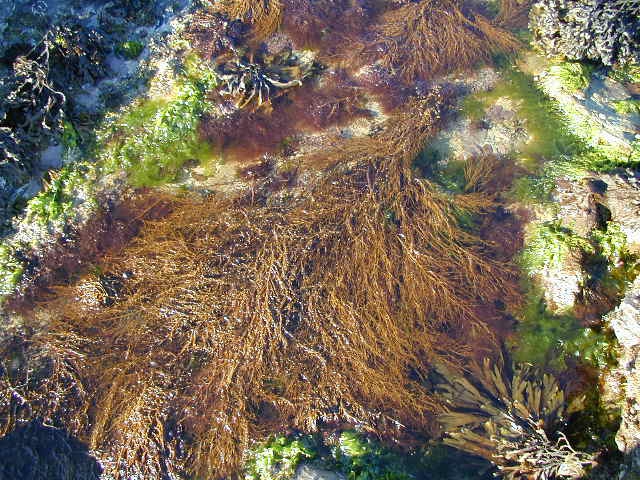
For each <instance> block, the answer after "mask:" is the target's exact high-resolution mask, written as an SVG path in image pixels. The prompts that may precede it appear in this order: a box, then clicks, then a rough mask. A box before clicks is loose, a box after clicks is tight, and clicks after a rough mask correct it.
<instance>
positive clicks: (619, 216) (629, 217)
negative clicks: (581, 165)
mask: <svg viewBox="0 0 640 480" xmlns="http://www.w3.org/2000/svg"><path fill="white" fill-rule="evenodd" d="M599 178H600V179H602V180H603V181H604V182H606V184H607V193H606V197H607V207H608V208H609V210H610V211H611V219H612V220H613V221H615V222H617V223H618V224H619V225H620V229H621V230H622V232H623V233H624V234H625V235H626V236H627V243H628V244H629V248H630V249H631V250H633V251H636V252H640V174H639V173H637V172H632V171H626V172H621V173H618V174H609V175H600V176H599Z"/></svg>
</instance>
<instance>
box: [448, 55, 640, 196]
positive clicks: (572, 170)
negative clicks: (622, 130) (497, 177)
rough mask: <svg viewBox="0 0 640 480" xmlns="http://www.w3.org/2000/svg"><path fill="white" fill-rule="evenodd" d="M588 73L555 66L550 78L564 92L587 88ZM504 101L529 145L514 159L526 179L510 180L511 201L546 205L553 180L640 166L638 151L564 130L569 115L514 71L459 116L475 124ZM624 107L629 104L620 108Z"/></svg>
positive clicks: (584, 130) (589, 132)
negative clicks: (558, 81) (513, 109)
mask: <svg viewBox="0 0 640 480" xmlns="http://www.w3.org/2000/svg"><path fill="white" fill-rule="evenodd" d="M592 69H593V67H592V66H590V65H585V64H581V63H569V64H562V65H556V66H555V70H554V69H553V67H552V69H551V71H552V72H555V75H557V76H558V77H560V78H561V79H562V80H561V81H562V82H564V85H565V88H567V89H569V90H575V89H584V88H586V86H588V81H589V78H590V76H591V72H592ZM502 97H506V98H509V99H511V100H513V101H514V102H515V106H516V109H517V111H518V115H519V117H520V118H522V119H524V120H525V121H526V128H527V131H528V133H529V136H530V140H529V141H528V142H527V143H526V144H525V145H524V146H523V147H522V148H521V149H520V150H519V151H518V152H517V153H516V155H517V157H518V158H519V160H520V163H521V165H522V166H523V167H525V168H526V169H527V170H528V172H529V173H528V174H526V175H523V176H522V177H520V178H518V179H516V180H515V182H514V185H513V188H512V190H511V196H512V197H513V198H514V199H516V200H521V201H535V202H537V203H546V202H549V200H550V195H551V192H552V191H553V189H554V188H555V185H556V181H557V179H558V178H561V177H564V178H569V179H574V180H577V179H580V178H582V177H584V176H585V175H586V174H588V173H589V172H607V171H611V170H613V169H615V168H618V167H636V166H638V165H640V145H639V143H638V142H637V141H636V142H634V143H632V144H630V145H629V148H628V149H622V148H620V147H615V146H610V145H602V144H598V143H597V142H591V141H590V138H592V137H594V136H595V134H596V133H597V132H596V131H595V130H593V129H594V128H595V127H594V126H593V125H592V124H591V123H589V122H581V125H582V127H581V129H580V132H578V133H579V134H578V133H577V132H576V131H575V128H572V127H571V126H570V125H569V119H568V115H569V114H568V113H567V112H565V111H563V109H562V108H561V107H560V105H559V104H558V102H557V101H556V100H554V99H552V98H550V97H549V96H548V95H547V94H546V93H545V92H544V91H543V90H542V89H541V88H540V87H539V86H538V85H537V84H536V82H535V80H534V78H533V77H532V76H530V75H528V74H526V73H523V72H522V71H520V70H518V69H517V68H514V67H510V68H507V69H505V70H504V71H503V79H502V80H501V81H500V82H499V83H498V84H497V85H496V86H495V87H494V89H493V90H491V91H489V92H480V93H476V94H473V95H470V96H468V97H466V98H465V99H464V100H463V101H462V103H461V109H460V110H461V114H462V115H463V116H464V117H465V118H469V119H470V120H472V121H477V120H480V119H481V118H482V117H483V115H484V113H485V111H486V109H487V108H488V107H489V106H490V105H492V104H493V103H495V102H496V101H497V100H498V99H500V98H502ZM624 105H625V106H627V105H628V104H624Z"/></svg>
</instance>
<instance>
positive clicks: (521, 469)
mask: <svg viewBox="0 0 640 480" xmlns="http://www.w3.org/2000/svg"><path fill="white" fill-rule="evenodd" d="M441 388H442V391H443V393H442V394H443V395H444V396H445V397H446V398H448V399H449V401H450V405H451V411H449V412H448V413H445V414H443V415H441V416H440V417H439V418H440V421H441V422H442V426H443V428H444V430H445V432H446V434H447V436H446V438H445V442H446V443H447V444H449V445H451V446H454V447H456V448H459V449H461V450H464V451H466V452H469V453H472V454H475V455H479V456H481V457H484V458H486V459H488V460H490V461H491V462H492V463H494V464H495V465H496V467H497V468H498V470H499V471H500V473H501V474H502V476H503V477H504V478H506V479H512V480H515V479H520V478H534V479H544V478H578V477H580V476H582V475H583V474H584V473H585V468H586V467H587V466H588V465H590V464H591V463H592V461H591V456H590V455H588V454H586V453H583V452H579V451H576V450H574V449H573V448H572V447H571V445H570V444H569V441H568V439H567V437H566V436H565V434H564V433H562V432H561V431H560V430H559V427H560V425H561V423H562V421H563V419H564V417H565V414H566V407H567V405H566V401H565V396H564V393H563V391H562V389H561V388H560V385H559V384H558V382H557V381H556V379H555V378H554V377H552V376H551V375H549V374H544V375H543V374H541V373H540V372H538V371H536V370H535V369H533V368H531V367H529V366H526V365H524V366H514V367H510V366H507V365H505V363H504V361H503V360H502V359H498V361H496V362H491V361H490V360H489V359H485V360H484V362H483V363H482V365H479V364H475V365H473V368H472V370H471V375H470V376H468V377H460V376H458V377H454V378H449V379H448V381H447V382H446V383H444V384H443V385H442V386H441Z"/></svg>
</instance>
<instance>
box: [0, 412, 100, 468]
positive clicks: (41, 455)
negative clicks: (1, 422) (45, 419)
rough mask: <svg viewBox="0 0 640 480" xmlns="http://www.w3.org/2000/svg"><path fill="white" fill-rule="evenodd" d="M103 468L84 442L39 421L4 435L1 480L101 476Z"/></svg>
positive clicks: (0, 461) (0, 443)
mask: <svg viewBox="0 0 640 480" xmlns="http://www.w3.org/2000/svg"><path fill="white" fill-rule="evenodd" d="M101 472H102V469H101V468H100V465H99V464H98V462H97V461H96V459H95V458H93V457H92V456H91V455H90V454H89V451H88V449H87V447H86V446H85V445H84V444H82V443H81V442H80V441H78V440H77V439H75V438H72V437H70V436H69V435H67V433H66V432H64V431H63V430H59V429H57V428H53V427H49V426H46V425H43V424H42V423H41V422H38V421H32V422H29V423H26V424H24V425H21V426H19V427H18V428H16V429H15V430H14V431H13V432H11V433H9V434H7V435H6V436H4V437H3V438H1V439H0V480H98V478H99V477H100V473H101Z"/></svg>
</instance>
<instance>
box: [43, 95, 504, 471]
mask: <svg viewBox="0 0 640 480" xmlns="http://www.w3.org/2000/svg"><path fill="white" fill-rule="evenodd" d="M442 105H444V102H443V96H442V93H441V92H439V91H437V90H436V91H434V92H431V93H429V94H427V95H425V96H424V97H421V98H416V99H414V100H412V102H410V103H409V105H408V106H407V107H408V109H407V111H406V112H398V113H397V115H395V116H393V117H392V118H391V120H390V121H389V123H388V126H387V129H386V130H385V131H383V132H382V133H381V134H380V135H379V136H375V137H367V138H360V139H358V138H355V139H351V140H346V141H345V142H344V143H343V144H342V145H338V146H336V148H335V150H333V151H328V152H326V153H325V154H324V156H325V157H326V162H327V165H328V167H327V168H328V170H327V173H326V174H325V175H326V176H325V177H324V178H323V179H321V180H320V181H319V183H318V184H317V185H315V186H313V187H310V189H309V191H308V193H307V194H306V195H305V196H303V197H300V198H299V199H298V200H296V201H292V203H290V204H279V205H272V206H269V205H263V204H261V203H259V202H258V203H255V202H246V201H244V200H242V199H240V200H236V201H231V200H223V199H216V198H209V199H203V200H201V201H194V200H187V199H184V200H176V202H175V205H174V213H173V214H172V215H170V216H169V217H167V218H166V219H161V220H158V221H153V222H149V223H148V224H147V225H146V227H145V229H144V231H143V232H142V235H141V236H140V237H139V238H138V239H137V240H136V241H135V242H134V243H133V244H132V245H131V246H130V247H128V248H127V249H125V250H124V251H123V252H122V253H120V254H117V255H115V256H113V257H109V258H107V259H106V260H105V262H104V265H105V273H109V275H120V276H121V277H122V272H129V273H128V274H127V278H126V280H125V281H123V282H122V291H121V294H120V297H119V298H118V299H117V300H116V301H115V302H113V303H112V304H111V305H110V306H107V307H104V308H101V309H99V310H98V311H96V309H95V308H92V307H88V304H87V303H86V302H83V301H82V296H83V294H84V292H85V291H86V290H83V289H85V288H86V287H83V285H84V283H83V282H80V283H77V284H75V285H70V286H68V287H61V288H59V289H58V294H57V296H56V298H55V299H52V300H51V302H50V303H49V310H50V311H51V313H52V314H53V317H52V320H51V321H50V326H49V328H48V331H47V332H46V333H45V334H43V336H42V340H43V341H44V342H45V343H46V342H55V343H54V344H55V345H59V344H60V343H59V341H60V340H64V344H65V345H67V344H68V345H76V347H75V349H76V351H77V354H78V355H79V356H78V357H77V359H78V361H79V362H80V363H79V364H76V363H74V365H75V366H74V372H77V375H78V376H79V377H81V378H80V380H79V384H81V385H83V386H84V388H85V389H86V390H87V392H89V394H88V396H87V399H88V398H91V401H92V403H93V402H95V405H96V409H95V410H91V411H90V416H91V420H90V421H89V422H86V421H83V422H81V423H83V426H84V428H85V432H84V435H85V436H86V437H87V438H88V439H89V440H90V444H91V447H92V448H94V449H96V450H98V451H102V452H105V454H106V455H107V457H108V458H110V459H111V460H112V461H113V463H112V467H110V468H111V470H112V471H113V473H114V475H116V476H118V475H120V476H125V475H128V474H133V472H135V471H138V472H139V471H140V470H135V469H136V468H137V469H142V472H143V474H144V475H147V476H150V477H154V476H156V475H157V474H158V472H159V471H164V470H167V469H168V470H171V469H176V468H180V466H181V464H182V462H186V463H187V465H188V466H189V468H191V469H193V470H195V471H197V472H198V473H199V474H200V475H204V476H213V477H222V476H225V475H228V474H231V473H232V472H233V471H234V469H235V468H236V467H237V465H238V462H239V461H240V459H241V457H242V453H243V450H244V448H246V447H247V446H248V445H249V442H250V441H251V440H253V439H256V438H263V437H265V436H266V435H268V434H269V433H270V432H271V431H274V430H276V429H280V428H284V427H285V426H291V427H293V428H298V429H300V430H303V431H309V432H311V431H314V430H316V429H317V428H318V427H319V425H322V424H324V425H331V424H332V423H342V422H347V423H351V424H358V425H360V426H361V427H362V428H365V429H368V430H372V431H376V432H377V433H378V434H380V435H382V436H383V437H386V438H395V439H398V440H401V439H402V438H403V437H406V435H408V434H409V433H410V432H422V433H423V434H424V433H429V432H431V431H432V430H433V428H434V427H435V424H434V418H435V417H434V415H435V414H437V413H439V412H441V411H442V406H441V405H440V404H439V403H438V401H437V400H436V399H435V398H434V397H433V396H432V395H431V393H430V392H429V390H428V389H427V388H426V386H425V384H424V383H423V382H422V381H421V379H424V378H426V376H427V375H428V372H429V371H430V369H431V366H432V365H434V364H442V365H447V366H448V368H450V369H452V370H454V371H458V372H459V371H461V369H464V367H465V364H466V359H468V358H472V357H474V356H476V355H478V354H479V353H480V352H482V351H484V352H485V354H489V353H490V352H491V351H492V350H493V349H494V346H493V340H492V338H493V335H492V333H491V330H490V328H489V326H488V325H489V323H488V322H491V321H492V320H491V317H492V316H499V315H500V314H499V312H490V311H488V310H487V309H486V308H483V305H491V304H493V302H494V301H495V300H496V299H501V301H504V302H508V301H509V298H508V297H511V296H513V295H514V293H515V291H514V287H513V280H514V276H513V270H512V268H511V267H510V266H509V265H508V263H505V262H503V261H498V260H495V259H492V257H493V256H494V255H493V253H492V252H493V248H494V247H493V246H492V245H491V244H488V243H486V242H484V241H483V240H482V239H480V238H479V237H477V236H475V235H474V234H473V233H470V232H467V231H464V230H462V229H460V227H459V226H458V215H460V214H462V212H467V213H469V214H473V213H474V212H475V213H476V214H479V215H482V214H483V213H484V212H487V211H490V210H491V209H493V208H495V204H494V200H493V197H492V196H491V195H490V194H487V193H485V192H483V191H482V184H478V185H477V186H471V183H472V182H473V178H469V182H470V184H469V185H470V191H469V193H465V194H462V195H459V196H457V197H454V198H451V197H449V196H448V195H446V194H443V193H441V192H439V191H438V190H437V189H436V188H435V187H434V186H433V185H431V184H430V183H429V182H428V181H427V180H425V179H421V178H418V177H416V176H415V175H414V173H413V170H412V168H411V162H412V160H413V158H412V155H413V154H415V153H416V151H417V150H418V149H419V148H420V145H421V143H424V141H425V140H426V139H427V138H428V137H429V136H430V135H432V134H433V133H434V131H435V130H436V129H437V128H438V125H439V123H440V117H441V112H440V108H442ZM107 266H108V267H107ZM480 312H481V313H482V316H481V315H480ZM70 338H75V339H76V341H75V343H72V342H69V343H67V341H66V339H70ZM86 402H87V400H85V402H84V403H81V404H79V405H76V406H75V407H73V408H71V407H69V411H68V412H66V413H65V415H66V416H67V417H68V418H82V417H81V415H85V414H86V411H87V410H86V408H87V407H86ZM83 405H85V406H83ZM172 412H174V413H172ZM172 415H175V416H176V418H173V417H172ZM169 425H180V428H184V429H185V431H186V434H187V438H192V441H191V443H190V444H189V445H188V450H187V451H188V456H187V457H184V456H183V457H180V458H178V456H177V452H178V451H179V449H178V446H177V445H176V441H177V440H176V436H175V435H169V434H168V433H167V432H168V429H169V428H170V427H169Z"/></svg>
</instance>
